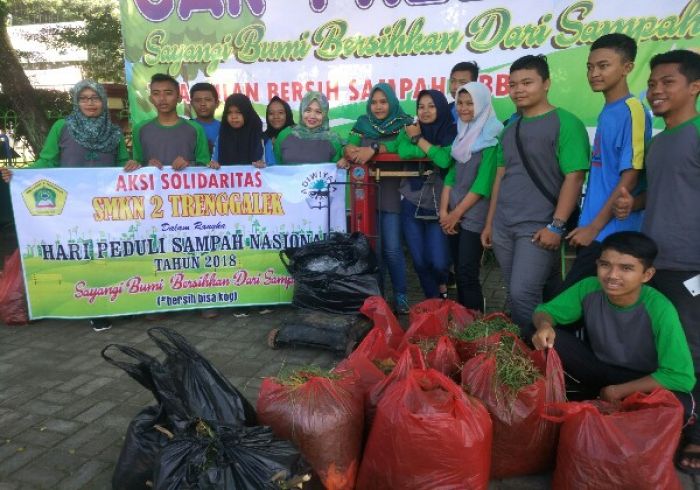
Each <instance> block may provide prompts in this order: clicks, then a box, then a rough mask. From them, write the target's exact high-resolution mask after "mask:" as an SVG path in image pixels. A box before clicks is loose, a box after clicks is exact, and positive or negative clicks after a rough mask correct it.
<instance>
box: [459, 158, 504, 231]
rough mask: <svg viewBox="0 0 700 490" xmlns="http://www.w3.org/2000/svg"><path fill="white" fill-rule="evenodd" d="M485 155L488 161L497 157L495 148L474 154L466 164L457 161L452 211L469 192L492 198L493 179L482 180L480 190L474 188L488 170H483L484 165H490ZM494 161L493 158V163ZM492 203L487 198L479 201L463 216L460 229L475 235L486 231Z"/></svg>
mask: <svg viewBox="0 0 700 490" xmlns="http://www.w3.org/2000/svg"><path fill="white" fill-rule="evenodd" d="M484 155H486V159H488V158H492V157H495V148H494V147H489V148H487V149H486V150H483V151H479V152H476V153H472V156H471V158H470V159H469V161H468V162H465V163H463V162H458V161H455V164H454V165H455V173H454V183H453V184H452V189H451V190H450V209H454V208H455V207H457V205H458V204H459V203H460V202H461V201H462V199H464V197H465V196H466V195H467V194H468V193H469V191H472V192H476V193H477V194H481V195H482V196H484V195H488V196H490V194H491V186H492V185H493V178H484V179H482V180H483V182H480V183H479V185H477V187H479V188H478V189H477V188H475V186H474V183H475V182H476V180H477V176H478V175H479V174H481V175H482V176H484V174H483V171H484V170H487V169H486V168H482V165H488V164H489V163H490V162H488V161H485V160H484ZM492 161H493V158H492V160H491V162H492ZM489 177H492V176H489ZM490 202H491V200H490V199H489V198H487V197H482V198H481V199H479V200H478V201H477V203H476V204H474V206H472V207H471V208H470V209H469V210H468V211H467V212H466V213H464V214H463V215H462V221H460V227H461V228H463V229H465V230H467V231H473V232H475V233H481V232H482V231H484V226H485V224H486V215H487V214H488V212H489V203H490Z"/></svg>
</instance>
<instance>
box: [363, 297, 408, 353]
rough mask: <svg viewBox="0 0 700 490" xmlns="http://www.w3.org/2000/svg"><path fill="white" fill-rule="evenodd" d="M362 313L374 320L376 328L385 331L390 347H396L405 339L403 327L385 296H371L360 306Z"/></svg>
mask: <svg viewBox="0 0 700 490" xmlns="http://www.w3.org/2000/svg"><path fill="white" fill-rule="evenodd" d="M360 313H362V314H363V315H365V316H366V317H368V318H369V319H370V320H372V323H373V324H374V328H379V329H380V330H382V331H383V332H384V335H385V337H386V343H387V345H388V346H389V347H391V348H392V349H396V348H397V347H398V346H399V344H400V343H401V340H402V339H403V329H402V328H401V325H400V324H399V321H398V320H397V319H396V316H395V315H394V313H393V312H392V311H391V307H390V306H389V305H388V304H387V303H386V301H384V298H382V297H381V296H370V297H369V298H367V299H366V300H365V302H364V304H363V305H362V308H360Z"/></svg>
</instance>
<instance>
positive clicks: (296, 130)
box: [291, 91, 341, 144]
mask: <svg viewBox="0 0 700 490" xmlns="http://www.w3.org/2000/svg"><path fill="white" fill-rule="evenodd" d="M313 101H316V102H318V105H320V106H321V112H322V113H323V121H322V122H321V125H320V126H319V127H317V128H313V129H309V128H307V127H306V125H305V124H304V111H305V110H306V108H307V107H309V105H310V104H311V103H312V102H313ZM328 109H329V106H328V99H327V98H326V96H325V95H323V94H322V93H321V92H315V91H311V92H307V93H306V95H304V98H303V99H301V103H300V104H299V124H297V125H296V126H294V127H293V128H292V129H291V134H293V135H294V136H296V137H297V138H299V139H302V140H328V141H330V142H331V143H338V144H340V143H341V140H340V136H338V135H337V134H336V133H334V132H333V131H331V130H330V122H329V120H328Z"/></svg>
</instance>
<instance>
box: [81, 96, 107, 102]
mask: <svg viewBox="0 0 700 490" xmlns="http://www.w3.org/2000/svg"><path fill="white" fill-rule="evenodd" d="M101 100H102V99H100V98H99V97H98V96H97V95H92V96H90V97H88V96H86V95H82V96H80V97H78V102H79V103H81V104H88V103H90V102H100V101H101Z"/></svg>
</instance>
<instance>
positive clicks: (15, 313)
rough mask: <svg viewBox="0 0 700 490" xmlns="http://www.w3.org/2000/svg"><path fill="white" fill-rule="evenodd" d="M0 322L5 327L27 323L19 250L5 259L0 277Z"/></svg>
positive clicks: (27, 316)
mask: <svg viewBox="0 0 700 490" xmlns="http://www.w3.org/2000/svg"><path fill="white" fill-rule="evenodd" d="M0 321H2V322H3V323H4V324H6V325H26V324H27V323H29V315H28V314H27V300H26V298H25V292H24V277H23V276H22V261H21V259H20V256H19V249H18V250H15V251H14V252H13V253H12V255H10V256H9V257H7V258H6V259H5V267H4V268H3V270H2V275H0Z"/></svg>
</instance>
